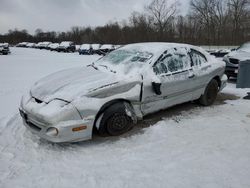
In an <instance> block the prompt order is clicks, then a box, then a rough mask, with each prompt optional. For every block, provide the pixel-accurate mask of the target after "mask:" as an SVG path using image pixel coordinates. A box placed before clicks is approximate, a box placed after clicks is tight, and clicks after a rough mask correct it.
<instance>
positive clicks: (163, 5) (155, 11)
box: [146, 0, 179, 38]
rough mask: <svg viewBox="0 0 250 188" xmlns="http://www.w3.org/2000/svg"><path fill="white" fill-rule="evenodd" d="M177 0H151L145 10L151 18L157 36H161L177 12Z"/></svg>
mask: <svg viewBox="0 0 250 188" xmlns="http://www.w3.org/2000/svg"><path fill="white" fill-rule="evenodd" d="M178 5H179V1H178V0H153V1H152V3H151V4H150V5H149V6H147V7H146V11H147V12H148V13H149V15H150V16H151V17H152V18H153V20H154V24H155V26H156V29H157V30H158V32H159V35H160V36H159V37H160V38H162V37H163V34H164V32H165V31H166V30H167V26H168V25H169V24H170V25H171V21H172V20H173V18H174V17H175V16H176V14H177V12H178Z"/></svg>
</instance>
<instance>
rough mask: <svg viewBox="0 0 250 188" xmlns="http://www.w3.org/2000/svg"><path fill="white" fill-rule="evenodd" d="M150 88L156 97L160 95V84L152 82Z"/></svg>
mask: <svg viewBox="0 0 250 188" xmlns="http://www.w3.org/2000/svg"><path fill="white" fill-rule="evenodd" d="M152 87H153V90H154V92H155V93H156V95H161V83H155V82H152Z"/></svg>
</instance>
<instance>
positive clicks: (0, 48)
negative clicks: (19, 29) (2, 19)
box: [0, 43, 10, 55]
mask: <svg viewBox="0 0 250 188" xmlns="http://www.w3.org/2000/svg"><path fill="white" fill-rule="evenodd" d="M9 53H10V49H9V44H8V43H0V54H3V55H8V54H9Z"/></svg>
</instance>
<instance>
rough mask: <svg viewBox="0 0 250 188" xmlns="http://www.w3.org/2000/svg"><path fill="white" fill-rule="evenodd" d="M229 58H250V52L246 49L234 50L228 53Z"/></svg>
mask: <svg viewBox="0 0 250 188" xmlns="http://www.w3.org/2000/svg"><path fill="white" fill-rule="evenodd" d="M227 57H228V58H234V59H238V60H240V61H243V60H247V59H250V53H248V52H244V51H234V52H231V53H229V54H228V55H227Z"/></svg>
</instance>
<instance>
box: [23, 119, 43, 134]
mask: <svg viewBox="0 0 250 188" xmlns="http://www.w3.org/2000/svg"><path fill="white" fill-rule="evenodd" d="M26 123H27V125H29V127H30V128H32V129H33V130H35V131H38V132H39V131H41V130H42V129H41V128H40V127H38V126H36V125H35V124H34V123H32V122H30V121H26Z"/></svg>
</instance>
